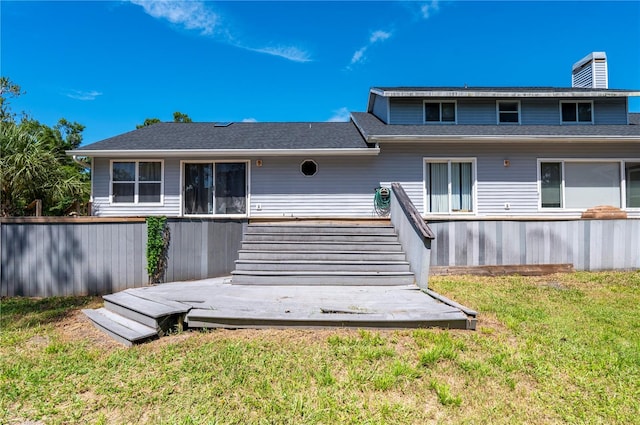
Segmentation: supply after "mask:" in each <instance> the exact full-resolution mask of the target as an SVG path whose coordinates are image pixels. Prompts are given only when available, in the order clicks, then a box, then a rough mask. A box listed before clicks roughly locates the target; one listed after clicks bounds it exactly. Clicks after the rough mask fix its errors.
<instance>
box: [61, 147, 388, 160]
mask: <svg viewBox="0 0 640 425" xmlns="http://www.w3.org/2000/svg"><path fill="white" fill-rule="evenodd" d="M379 153H380V148H378V147H375V148H344V149H339V148H337V149H127V150H100V149H87V150H82V149H76V150H71V151H66V154H67V155H72V156H73V157H76V156H89V157H109V158H131V157H135V156H139V157H148V158H168V157H170V158H176V157H189V156H210V157H211V156H216V157H220V156H226V157H230V156H252V157H255V156H375V155H378V154H379Z"/></svg>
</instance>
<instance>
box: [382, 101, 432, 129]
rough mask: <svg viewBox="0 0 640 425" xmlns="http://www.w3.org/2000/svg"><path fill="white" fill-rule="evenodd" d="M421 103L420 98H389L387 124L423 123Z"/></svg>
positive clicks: (422, 103)
mask: <svg viewBox="0 0 640 425" xmlns="http://www.w3.org/2000/svg"><path fill="white" fill-rule="evenodd" d="M423 105H424V101H423V100H422V99H420V98H412V97H408V98H390V99H389V124H423V123H424V106H423Z"/></svg>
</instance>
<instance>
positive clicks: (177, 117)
mask: <svg viewBox="0 0 640 425" xmlns="http://www.w3.org/2000/svg"><path fill="white" fill-rule="evenodd" d="M173 122H193V121H192V120H191V118H189V115H187V114H183V113H182V112H178V111H176V112H174V113H173Z"/></svg>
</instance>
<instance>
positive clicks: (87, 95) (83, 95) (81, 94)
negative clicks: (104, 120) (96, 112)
mask: <svg viewBox="0 0 640 425" xmlns="http://www.w3.org/2000/svg"><path fill="white" fill-rule="evenodd" d="M65 95H66V96H67V97H70V98H71V99H76V100H95V99H96V97H98V96H101V95H102V93H101V92H99V91H95V90H90V91H82V90H71V91H69V92H67V93H65Z"/></svg>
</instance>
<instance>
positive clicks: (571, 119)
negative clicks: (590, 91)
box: [560, 101, 593, 124]
mask: <svg viewBox="0 0 640 425" xmlns="http://www.w3.org/2000/svg"><path fill="white" fill-rule="evenodd" d="M560 114H561V120H562V123H563V124H571V123H584V124H591V123H593V102H590V101H586V102H560Z"/></svg>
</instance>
